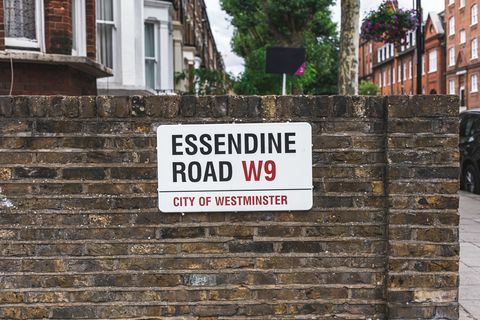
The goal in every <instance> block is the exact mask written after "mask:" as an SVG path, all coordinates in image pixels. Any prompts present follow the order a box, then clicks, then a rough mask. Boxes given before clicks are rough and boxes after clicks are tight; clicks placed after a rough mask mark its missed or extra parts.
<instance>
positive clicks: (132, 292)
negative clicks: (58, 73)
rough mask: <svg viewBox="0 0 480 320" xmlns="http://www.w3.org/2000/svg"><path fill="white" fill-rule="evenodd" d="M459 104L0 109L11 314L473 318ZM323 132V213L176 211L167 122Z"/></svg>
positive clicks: (72, 104) (105, 104) (274, 100)
mask: <svg viewBox="0 0 480 320" xmlns="http://www.w3.org/2000/svg"><path fill="white" fill-rule="evenodd" d="M457 113H458V99H457V98H456V97H452V96H428V97H427V96H415V97H406V96H402V97H386V98H383V97H371V98H366V97H343V96H336V97H301V96H299V97H291V96H286V97H275V96H267V97H237V96H231V97H226V96H224V97H199V98H196V97H191V96H184V97H180V96H173V97H136V96H134V97H102V96H99V97H63V96H56V97H22V96H19V97H15V98H10V97H2V98H0V187H1V191H0V256H1V259H0V318H2V319H43V318H47V319H70V318H82V319H98V318H117V319H118V318H121V319H125V318H127V319H128V318H140V317H141V318H142V319H147V318H148V319H157V318H162V319H163V318H167V319H168V318H169V317H172V318H174V317H185V318H195V319H196V318H202V319H220V318H235V319H244V318H249V319H272V318H275V319H287V318H288V319H291V318H293V317H298V318H301V319H310V318H315V319H318V318H332V317H333V316H334V315H335V316H336V317H335V318H336V319H386V318H388V319H418V318H422V319H457V318H458V259H459V244H458V222H459V216H458V196H457V189H458V174H459V172H458V162H459V159H458V157H459V155H458V151H457V145H458V134H457V132H458V129H457V127H458V117H457ZM272 121H273V122H279V121H305V122H309V123H310V124H311V125H312V135H313V136H312V140H313V184H314V207H313V209H312V210H310V211H308V212H243V213H235V212H228V213H223V212H220V213H219V212H216V213H185V214H181V213H175V214H172V213H170V214H167V213H161V212H159V210H158V209H157V193H156V189H157V177H156V157H157V155H156V149H155V146H156V137H155V129H156V127H157V126H158V125H159V124H174V123H184V124H185V123H230V122H236V123H240V122H272Z"/></svg>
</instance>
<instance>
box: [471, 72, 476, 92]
mask: <svg viewBox="0 0 480 320" xmlns="http://www.w3.org/2000/svg"><path fill="white" fill-rule="evenodd" d="M470 79H471V88H470V92H478V76H477V75H476V74H474V75H473V76H472V77H471V78H470Z"/></svg>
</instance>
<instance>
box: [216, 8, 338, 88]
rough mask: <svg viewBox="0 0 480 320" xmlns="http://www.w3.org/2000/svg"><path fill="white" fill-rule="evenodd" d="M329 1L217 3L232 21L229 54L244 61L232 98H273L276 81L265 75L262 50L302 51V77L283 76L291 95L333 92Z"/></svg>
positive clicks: (334, 75)
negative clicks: (259, 96) (285, 48)
mask: <svg viewBox="0 0 480 320" xmlns="http://www.w3.org/2000/svg"><path fill="white" fill-rule="evenodd" d="M333 2H334V0H221V3H222V7H223V9H224V10H225V11H226V12H227V13H228V14H229V15H230V16H231V17H232V24H233V25H234V26H235V33H234V37H233V39H232V47H233V51H234V52H235V53H237V54H238V55H239V56H241V57H243V58H244V60H245V71H244V73H243V74H242V75H240V77H238V78H237V79H235V82H234V84H233V89H234V91H235V92H236V93H238V94H247V95H248V94H258V95H265V94H279V93H280V92H281V86H282V76H281V75H274V74H266V73H265V49H266V48H267V47H270V46H285V47H304V48H305V49H306V52H307V64H306V69H305V75H303V76H288V89H287V91H288V92H290V93H295V94H301V93H305V94H333V93H336V92H337V87H336V86H337V70H338V58H337V57H338V37H337V32H336V25H335V23H333V22H332V20H331V12H330V7H331V5H332V4H333Z"/></svg>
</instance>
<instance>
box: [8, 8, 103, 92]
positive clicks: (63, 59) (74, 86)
mask: <svg viewBox="0 0 480 320" xmlns="http://www.w3.org/2000/svg"><path fill="white" fill-rule="evenodd" d="M95 42H96V34H95V0H67V1H59V0H0V94H1V95H52V94H63V95H96V94H97V86H96V79H97V78H101V77H106V76H110V75H111V74H112V73H111V70H110V69H108V68H106V67H105V66H103V65H101V64H99V63H97V62H96V46H95Z"/></svg>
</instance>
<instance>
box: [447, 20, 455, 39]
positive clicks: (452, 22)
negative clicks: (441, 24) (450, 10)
mask: <svg viewBox="0 0 480 320" xmlns="http://www.w3.org/2000/svg"><path fill="white" fill-rule="evenodd" d="M448 35H449V36H453V35H455V17H454V16H452V17H450V18H449V19H448Z"/></svg>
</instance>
